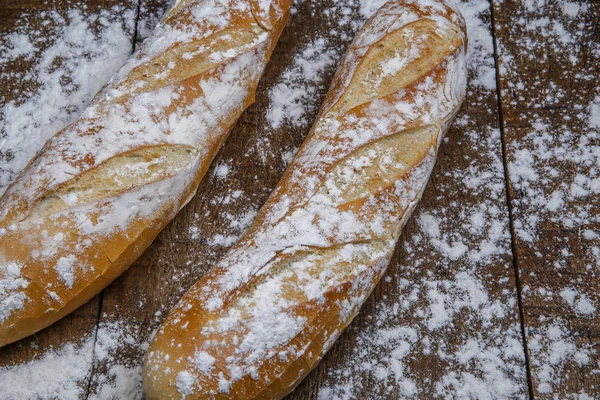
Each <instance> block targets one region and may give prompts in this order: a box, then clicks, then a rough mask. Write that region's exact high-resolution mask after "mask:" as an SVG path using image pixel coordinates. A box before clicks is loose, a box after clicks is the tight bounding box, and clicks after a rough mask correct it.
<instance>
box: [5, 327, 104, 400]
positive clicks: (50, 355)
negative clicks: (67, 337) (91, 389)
mask: <svg viewBox="0 0 600 400" xmlns="http://www.w3.org/2000/svg"><path fill="white" fill-rule="evenodd" d="M93 347H94V341H93V335H91V336H89V337H87V338H85V339H84V340H83V341H82V343H81V344H73V343H66V344H64V345H63V346H61V347H60V348H58V349H56V350H50V351H48V352H46V353H45V354H44V355H43V356H42V357H41V358H39V359H36V360H33V361H30V362H28V363H26V364H19V365H15V366H11V367H1V368H0V399H2V400H15V399H52V398H56V397H57V396H59V397H60V399H64V400H77V399H79V398H80V395H81V387H80V386H79V385H80V384H82V383H83V384H84V385H85V383H86V382H85V381H86V379H87V378H88V377H89V374H90V372H91V366H92V349H93Z"/></svg>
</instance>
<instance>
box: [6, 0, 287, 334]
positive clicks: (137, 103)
mask: <svg viewBox="0 0 600 400" xmlns="http://www.w3.org/2000/svg"><path fill="white" fill-rule="evenodd" d="M260 4H261V6H262V7H265V6H266V7H267V9H265V10H262V9H261V8H260V7H259V6H257V5H256V4H255V2H253V1H250V0H245V1H242V0H217V1H215V2H212V3H211V4H208V3H206V2H203V1H198V0H182V1H180V2H178V3H177V6H176V7H175V8H174V9H172V10H171V11H170V12H169V13H168V14H167V15H166V16H165V18H164V19H163V21H162V22H161V24H159V26H158V28H157V30H156V32H155V34H154V36H153V37H151V38H149V39H147V40H146V41H145V42H144V45H143V46H142V48H141V49H140V50H139V51H138V52H137V53H136V54H134V55H133V56H132V57H131V59H130V60H129V61H128V63H127V64H126V65H125V66H124V67H123V68H122V70H121V71H120V72H119V73H118V74H117V76H116V77H115V78H114V79H113V80H112V81H111V82H110V83H109V85H108V86H107V87H105V88H104V89H103V90H102V91H101V92H100V93H99V94H98V95H97V96H96V98H95V99H94V102H93V104H92V105H91V106H90V107H89V108H88V109H87V110H86V111H85V112H84V113H83V115H82V116H81V117H80V119H79V120H78V121H76V122H75V123H73V124H72V125H70V126H69V127H67V128H65V129H64V130H63V131H61V132H59V133H58V134H57V135H56V136H55V137H53V138H52V139H51V140H50V141H49V142H48V143H47V144H46V146H45V147H44V149H43V150H42V152H41V153H40V154H39V155H38V156H37V157H36V158H35V159H34V160H32V161H31V162H30V163H29V165H28V166H27V167H26V169H25V170H24V171H23V172H22V173H21V174H20V175H19V177H18V179H17V180H16V181H15V182H14V183H13V184H12V185H11V186H10V187H9V188H8V189H7V190H6V192H5V193H4V195H3V196H2V197H1V198H0V346H3V345H6V344H8V343H11V342H14V341H16V340H19V339H21V338H23V337H25V336H28V335H31V334H33V333H35V332H36V331H38V330H40V329H43V328H44V327H46V326H48V325H50V324H51V323H53V322H55V321H56V320H58V319H60V318H62V317H63V316H65V315H66V314H68V313H69V312H71V311H73V310H74V309H76V308H77V307H79V306H81V305H82V304H84V303H85V302H86V301H88V300H89V299H90V298H92V297H93V296H94V295H96V294H97V293H99V292H100V291H101V290H102V289H103V288H104V287H106V286H107V285H108V284H109V283H110V282H111V281H112V280H114V279H115V278H116V277H118V276H119V275H120V274H121V273H122V272H123V271H124V270H125V269H127V267H128V266H129V265H131V263H133V262H134V261H135V260H136V259H137V258H138V257H139V256H140V255H141V254H142V252H143V251H144V250H145V249H146V248H147V247H148V246H149V245H150V243H152V241H153V240H154V238H155V237H156V236H157V235H158V233H159V232H160V231H161V230H162V229H163V228H164V226H165V225H166V224H167V223H168V222H169V221H170V220H171V219H172V218H173V217H174V216H175V214H176V213H177V212H178V211H179V210H180V209H181V208H182V207H183V206H184V205H185V204H186V203H187V202H188V201H189V199H191V197H192V196H193V195H194V193H195V192H196V189H197V187H198V184H199V183H200V180H201V179H202V177H203V176H204V175H205V173H206V171H207V169H208V167H209V165H210V162H211V161H212V159H213V157H214V156H215V154H216V153H217V151H218V150H219V148H220V147H221V145H222V144H223V142H224V141H225V139H226V137H227V135H228V134H229V132H230V130H231V129H232V127H233V125H234V124H235V122H236V121H237V119H238V117H239V116H240V115H241V113H242V112H243V111H244V109H246V108H247V107H248V106H249V105H250V104H252V102H253V101H254V93H255V90H256V85H257V83H258V80H259V78H260V75H261V73H262V70H263V68H264V66H265V65H266V62H267V60H268V58H269V57H270V54H271V52H272V50H273V47H274V45H275V43H276V41H277V39H278V37H279V35H280V33H281V31H282V30H283V27H284V26H285V23H286V21H287V18H288V14H289V9H290V7H291V0H272V1H267V2H264V1H262V2H260ZM198 7H203V13H194V10H195V9H196V8H198ZM207 7H208V8H210V7H213V8H212V9H207ZM196 11H197V10H196ZM207 11H208V12H207ZM197 15H200V17H198V16H197ZM223 21H225V22H226V23H225V24H223ZM223 36H227V37H228V38H229V39H228V40H227V47H226V48H225V46H224V45H223V40H222V37H223ZM205 92H210V96H205ZM219 94H222V96H219ZM214 98H216V100H212V99H214ZM211 101H212V102H211Z"/></svg>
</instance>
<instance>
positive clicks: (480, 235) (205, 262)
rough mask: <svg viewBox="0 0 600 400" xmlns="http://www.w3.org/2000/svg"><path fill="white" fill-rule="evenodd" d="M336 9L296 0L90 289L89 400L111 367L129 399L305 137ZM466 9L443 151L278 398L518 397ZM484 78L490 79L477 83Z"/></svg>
mask: <svg viewBox="0 0 600 400" xmlns="http://www.w3.org/2000/svg"><path fill="white" fill-rule="evenodd" d="M346 4H350V5H346V6H344V5H343V4H340V2H336V1H333V0H329V1H323V2H308V1H304V2H300V4H299V5H298V9H297V12H296V13H295V14H294V15H293V16H292V19H291V21H290V23H289V24H288V27H287V28H286V30H285V31H284V33H283V35H282V38H281V40H280V43H279V45H278V47H277V48H276V50H275V53H274V55H273V57H272V60H271V63H270V64H269V65H268V67H267V71H266V73H265V76H264V77H263V80H262V81H261V84H260V86H259V90H258V94H257V102H256V104H255V105H253V106H252V107H251V108H250V109H249V110H248V111H247V112H246V113H245V114H244V115H243V116H242V118H241V120H240V122H239V123H238V125H237V126H236V129H235V130H234V132H233V133H232V135H231V137H230V139H229V140H228V141H227V143H226V144H225V146H224V148H223V150H222V151H221V152H220V153H219V155H218V156H217V158H216V160H215V162H214V163H213V167H212V169H211V171H210V173H209V174H208V176H207V177H206V178H205V179H204V181H203V182H202V184H201V186H200V188H199V190H198V194H197V196H196V197H195V198H194V200H193V201H192V202H191V203H190V204H189V205H188V206H187V207H186V208H185V209H184V210H183V211H182V212H181V213H180V214H179V215H178V216H177V217H176V219H175V220H174V221H173V222H172V223H171V224H170V225H169V226H168V227H167V228H166V229H165V231H164V232H162V234H161V235H160V236H159V237H158V238H157V240H156V241H155V242H154V243H153V245H152V246H151V247H150V248H149V249H148V251H147V252H146V253H145V254H144V255H143V256H142V257H141V258H140V260H138V261H137V262H136V264H135V265H133V266H132V267H131V268H130V269H129V270H128V271H127V272H126V273H125V274H124V275H123V276H122V277H120V278H119V279H117V280H116V281H115V282H114V283H113V284H112V285H111V286H110V287H109V288H107V290H106V291H105V292H104V297H103V302H102V318H101V324H100V333H99V336H98V337H99V341H98V343H97V345H96V361H95V372H94V374H95V375H94V378H93V380H92V394H93V395H92V397H94V396H95V395H99V396H100V397H104V396H106V395H107V394H112V395H114V396H117V397H118V395H117V393H119V391H120V390H122V387H120V384H119V383H120V382H119V377H120V376H121V375H120V374H124V376H127V377H128V378H131V377H133V379H134V381H129V382H128V384H127V386H126V389H125V390H126V391H127V393H135V395H136V396H138V395H140V385H139V377H140V375H139V372H140V365H141V362H142V358H143V353H144V349H145V345H146V343H147V341H148V340H149V338H150V336H151V333H152V332H153V331H154V329H156V328H157V327H158V326H159V324H160V322H161V321H162V320H163V318H164V317H165V316H166V313H167V312H168V311H169V309H170V308H171V306H172V305H173V304H174V303H175V302H176V301H177V300H178V299H179V297H180V296H181V295H182V294H183V292H184V291H185V290H186V289H187V288H188V287H189V286H191V285H192V284H193V283H194V282H195V281H196V280H197V279H198V278H199V277H200V276H201V275H202V274H203V273H204V272H205V271H206V270H208V269H209V268H210V267H211V266H212V265H213V264H214V263H215V262H216V260H217V259H218V258H219V257H220V256H221V255H223V254H224V252H225V251H226V250H227V248H228V247H229V246H230V245H231V244H233V242H234V241H235V240H236V239H237V237H239V235H240V234H241V233H242V231H243V229H244V228H245V226H247V224H248V223H249V222H250V221H251V219H252V217H253V215H254V213H255V212H256V211H257V210H258V209H259V208H260V206H261V205H262V203H263V202H264V201H265V200H266V198H267V197H268V195H269V193H270V191H271V190H272V188H273V187H274V185H275V184H276V183H277V180H278V179H279V177H280V176H281V174H282V173H283V171H284V169H285V166H286V161H287V160H289V157H290V155H291V154H293V152H294V151H295V150H296V149H297V148H298V146H299V145H300V144H301V142H302V140H303V138H304V137H305V135H306V134H307V133H308V129H309V127H310V124H311V122H312V120H313V119H314V117H315V116H316V112H317V109H318V104H320V102H321V101H322V99H323V98H324V95H325V93H326V90H327V86H328V84H329V81H330V79H331V77H332V74H333V72H334V69H335V65H334V64H335V61H336V60H338V59H339V57H340V56H341V55H342V54H343V52H344V51H345V48H346V46H347V45H348V44H349V43H350V41H351V39H352V37H353V35H354V33H355V32H356V30H357V29H358V28H359V27H360V25H362V22H363V21H364V16H362V15H360V13H359V5H358V3H356V4H353V3H352V2H349V3H346ZM468 11H469V12H470V13H471V14H473V15H474V16H475V15H476V16H477V17H478V18H480V19H482V21H483V22H482V25H476V26H474V27H473V28H474V29H476V30H482V31H477V34H478V35H482V36H483V37H484V38H483V41H482V42H481V43H479V45H478V46H479V48H475V50H476V51H477V52H478V58H477V62H476V63H474V64H473V68H472V70H471V79H472V82H473V83H472V84H471V86H470V91H469V98H468V100H467V101H466V103H465V106H464V108H463V110H462V113H461V116H460V117H459V121H460V122H459V123H458V124H457V125H456V126H455V128H453V129H452V131H451V132H450V133H449V138H448V140H447V141H446V143H444V145H443V148H442V154H441V155H440V161H439V162H438V166H437V167H436V171H435V174H434V176H433V178H432V181H431V183H430V187H429V188H428V190H427V192H426V194H425V197H424V199H423V203H422V205H421V206H420V208H419V211H418V212H417V213H416V215H415V217H414V218H413V219H412V220H411V222H410V224H409V226H408V227H407V228H406V232H405V234H404V236H403V239H402V242H401V243H400V244H399V247H398V254H397V255H396V257H395V259H394V261H393V262H392V267H391V268H390V270H389V272H388V274H387V276H386V279H385V281H384V282H382V284H381V285H379V287H378V289H377V291H376V293H375V294H374V295H373V296H372V297H371V299H370V300H369V302H368V303H367V304H366V305H365V308H364V310H363V311H362V312H361V314H360V316H359V317H358V318H357V321H356V322H355V323H354V324H353V325H352V327H351V328H350V329H349V330H348V332H347V333H346V334H345V335H344V336H343V338H342V339H341V340H340V341H339V342H338V343H337V344H336V345H335V347H334V349H333V350H332V351H331V352H330V353H329V354H328V355H327V357H326V359H325V360H324V361H323V363H321V364H320V366H319V367H318V368H317V369H316V370H315V371H314V372H313V373H312V374H311V375H310V376H309V377H308V378H307V379H306V380H305V381H304V382H303V383H302V384H301V385H300V387H299V388H298V389H297V390H296V391H295V392H294V393H293V394H292V395H291V396H290V398H291V399H316V398H322V399H330V398H338V397H339V398H345V397H344V396H347V397H350V398H359V399H372V398H390V397H392V398H395V397H411V396H412V395H411V392H410V390H411V387H412V386H413V385H414V386H415V387H416V390H417V392H418V393H419V395H421V396H422V397H425V398H429V397H446V396H448V395H454V396H457V397H459V396H465V397H471V398H481V397H485V395H486V394H489V395H490V396H492V397H494V396H495V397H496V398H503V397H517V398H522V397H525V396H526V393H527V387H526V379H525V376H526V374H525V363H524V354H523V345H522V342H521V330H520V325H519V319H518V312H517V301H516V299H517V297H516V284H515V278H514V270H513V266H512V258H511V251H510V234H509V229H508V211H507V208H506V203H507V202H506V197H505V193H504V175H503V169H502V164H501V141H500V135H499V130H498V126H499V125H498V124H499V122H498V115H497V114H498V109H497V103H496V95H495V78H494V74H493V73H494V62H493V55H492V39H491V25H490V15H489V5H488V4H487V3H484V2H478V3H475V4H474V6H473V7H472V8H468ZM301 55H303V56H304V57H301ZM309 56H310V57H309ZM305 58H308V59H309V61H310V60H312V61H311V62H309V63H308V65H312V66H313V68H315V67H316V66H319V68H318V69H322V71H323V73H319V74H316V76H315V78H314V79H308V81H306V79H305V80H304V81H302V80H297V79H296V76H298V75H304V76H305V77H306V76H312V74H311V71H313V69H312V68H310V67H308V66H307V65H306V64H304V63H303V62H302V61H301V60H303V59H305ZM321 67H324V68H321ZM486 73H487V74H488V75H489V74H490V73H491V74H492V75H491V86H490V77H489V76H486ZM278 88H281V89H282V92H281V93H283V95H284V96H285V95H292V93H293V89H307V88H308V90H309V91H310V92H309V93H308V95H307V97H306V98H305V99H304V101H300V102H299V103H298V104H296V106H298V107H299V108H300V112H298V113H296V111H298V109H296V108H294V109H292V108H290V104H289V103H288V102H285V99H281V98H279V97H278V96H277V93H278V92H277V89H278ZM282 101H283V102H284V104H285V105H287V106H288V108H285V110H286V112H287V113H288V116H291V115H296V117H297V118H296V119H291V120H284V121H283V123H282V124H281V125H280V124H279V122H281V121H279V120H278V119H277V118H275V113H273V112H272V110H273V109H280V108H281V104H279V103H280V102H282ZM270 109H271V111H269V110H270ZM275 126H277V127H275ZM438 226H439V234H438V233H436V227H438ZM463 246H464V247H463ZM466 248H468V249H470V251H469V252H467V251H466ZM484 251H488V252H489V254H487V255H484V254H483V252H484ZM439 302H441V303H439ZM442 305H443V307H442ZM442 308H445V309H446V313H445V314H442V311H443V310H442ZM386 335H387V336H386ZM103 337H106V338H107V340H101V338H103ZM407 345H408V353H403V351H404V350H402V349H405V348H406V346H407ZM403 346H404V347H403ZM107 350H108V351H107ZM366 363H369V364H370V366H369V367H367V366H366ZM384 374H386V376H383V375H384ZM135 379H137V381H135ZM440 385H441V386H440ZM444 385H445V386H444ZM121 393H122V392H121ZM121 397H126V396H124V395H121Z"/></svg>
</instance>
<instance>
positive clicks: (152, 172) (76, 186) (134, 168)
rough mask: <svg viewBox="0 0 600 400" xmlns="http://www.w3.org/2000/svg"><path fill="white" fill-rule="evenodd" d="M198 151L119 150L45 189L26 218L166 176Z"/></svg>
mask: <svg viewBox="0 0 600 400" xmlns="http://www.w3.org/2000/svg"><path fill="white" fill-rule="evenodd" d="M197 154H198V150H197V149H195V148H194V147H191V146H185V145H163V146H152V147H146V148H141V149H137V150H132V151H129V152H127V153H123V154H120V155H118V156H115V157H113V158H110V159H109V160H107V161H105V162H104V163H102V164H100V165H99V166H98V167H96V168H94V169H91V170H89V171H86V172H84V173H83V174H81V175H79V176H77V177H76V178H74V179H72V180H71V181H69V182H66V183H65V184H63V185H61V186H59V187H58V188H55V189H54V190H52V191H50V192H48V193H46V194H45V195H44V197H42V198H41V199H40V200H39V201H38V202H37V203H36V204H35V205H34V206H33V207H32V208H31V212H30V214H29V216H28V217H27V219H39V218H44V217H47V216H49V215H51V214H54V213H59V212H61V211H64V210H67V209H74V208H76V207H79V206H81V205H84V204H90V203H94V202H97V201H99V200H102V199H106V198H108V197H112V196H116V195H119V194H121V193H123V192H124V191H127V190H133V189H135V188H138V187H141V186H145V185H149V184H152V183H155V182H158V181H160V180H164V179H168V178H170V177H173V176H175V175H176V174H178V173H179V172H180V171H181V170H182V169H184V168H185V167H187V166H188V165H189V164H190V163H191V162H192V160H193V159H194V158H195V157H196V155H197Z"/></svg>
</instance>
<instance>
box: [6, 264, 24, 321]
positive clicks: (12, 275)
mask: <svg viewBox="0 0 600 400" xmlns="http://www.w3.org/2000/svg"><path fill="white" fill-rule="evenodd" d="M21 268H22V266H21V265H19V264H16V263H14V262H11V263H1V264H0V273H1V274H0V276H2V277H3V278H2V279H0V322H3V321H4V320H6V318H8V317H9V315H10V314H11V313H12V312H13V311H15V310H19V309H21V308H23V305H24V304H25V301H26V300H27V296H26V295H25V293H23V292H22V291H21V290H20V289H23V288H26V287H27V286H28V285H29V281H27V280H26V279H24V278H23V277H22V276H21Z"/></svg>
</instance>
